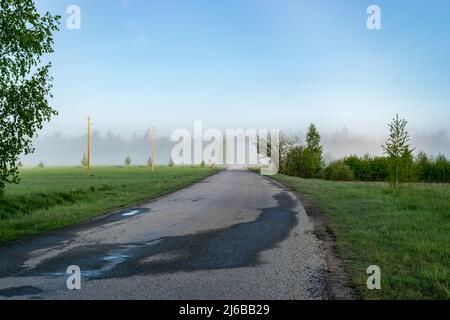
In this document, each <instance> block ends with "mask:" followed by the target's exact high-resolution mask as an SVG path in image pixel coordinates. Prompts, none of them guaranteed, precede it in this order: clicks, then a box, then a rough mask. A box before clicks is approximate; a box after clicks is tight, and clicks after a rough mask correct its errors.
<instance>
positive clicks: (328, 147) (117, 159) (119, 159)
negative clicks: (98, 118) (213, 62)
mask: <svg viewBox="0 0 450 320" xmlns="http://www.w3.org/2000/svg"><path fill="white" fill-rule="evenodd" d="M298 135H299V136H300V137H301V140H302V141H304V140H305V139H304V133H301V132H299V133H298ZM321 135H322V144H323V147H324V157H325V160H326V161H327V162H329V161H332V160H334V159H337V158H341V157H344V156H347V155H352V154H356V155H364V154H366V153H368V154H371V155H381V154H382V152H383V151H382V148H381V146H382V144H383V142H384V140H385V138H386V137H381V136H379V137H371V136H367V135H363V134H358V133H353V132H350V131H349V130H348V129H347V128H345V127H344V128H342V129H339V130H336V131H334V132H321ZM175 144H176V142H172V141H170V137H168V136H167V137H159V138H158V139H157V140H156V157H155V160H156V163H157V164H158V165H167V164H168V163H169V159H170V153H171V150H172V147H173V146H174V145H175ZM411 144H412V146H413V147H414V148H415V152H416V153H417V152H419V151H425V152H427V153H428V154H431V155H437V154H439V153H441V154H444V155H445V156H447V157H450V139H449V137H448V135H447V132H446V131H444V130H439V131H436V132H431V133H411ZM86 145H87V136H86V135H79V136H73V135H72V136H69V135H67V134H64V133H63V132H62V131H55V132H54V133H52V134H47V135H45V136H44V135H43V136H40V137H38V138H37V139H35V141H34V146H35V152H34V153H33V154H30V155H27V156H24V157H22V158H21V161H22V164H23V165H24V166H37V164H38V163H39V162H41V161H42V162H43V163H44V164H45V165H46V166H77V165H80V164H81V159H82V157H83V154H85V153H86ZM151 148H152V146H151V133H150V131H149V130H148V131H146V132H143V133H140V134H139V133H136V134H134V135H132V136H131V137H125V136H121V135H119V134H116V133H114V132H112V131H105V132H102V131H93V133H92V136H91V161H92V164H93V165H123V164H124V161H125V158H126V157H127V156H130V157H131V159H132V164H135V165H145V164H146V163H147V161H148V159H149V158H150V156H151Z"/></svg>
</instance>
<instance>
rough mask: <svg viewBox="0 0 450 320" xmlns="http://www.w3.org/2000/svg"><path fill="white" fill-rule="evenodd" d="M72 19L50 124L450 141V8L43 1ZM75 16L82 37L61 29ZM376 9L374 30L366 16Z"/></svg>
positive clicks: (297, 0)
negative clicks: (427, 136) (444, 137)
mask: <svg viewBox="0 0 450 320" xmlns="http://www.w3.org/2000/svg"><path fill="white" fill-rule="evenodd" d="M38 2H39V8H40V9H41V10H50V11H51V12H52V13H55V14H60V15H62V17H63V24H62V26H61V31H60V32H59V33H58V34H57V36H56V42H55V53H54V54H53V55H52V57H51V60H52V61H53V71H52V72H53V75H54V79H55V81H54V84H55V87H54V94H55V99H54V105H55V107H56V108H57V110H59V112H60V114H61V117H60V120H56V121H55V122H54V123H53V125H52V126H53V127H52V126H49V129H52V130H54V129H55V128H58V126H60V127H61V128H66V129H67V130H72V131H74V130H75V131H76V130H77V129H76V128H77V127H78V126H80V124H79V123H78V122H77V121H79V122H80V123H81V122H82V121H83V118H84V117H86V116H87V114H90V115H91V116H92V117H93V119H94V120H93V121H94V122H95V124H96V125H98V127H99V128H100V125H102V124H103V128H106V126H110V127H111V128H112V129H115V131H119V130H122V129H123V130H124V132H125V130H134V129H136V131H139V130H141V129H143V128H146V127H148V126H150V125H154V126H156V127H157V128H158V130H159V131H160V132H163V133H170V131H171V130H172V129H175V128H179V127H187V128H191V127H192V122H193V121H194V120H202V121H203V122H204V125H205V126H206V127H218V128H237V127H243V128H281V129H290V130H298V129H305V127H306V126H307V124H308V123H310V122H314V123H316V124H317V126H318V127H319V128H320V129H321V130H324V131H334V130H335V129H337V128H341V127H343V126H344V125H345V126H347V127H348V128H349V129H350V130H351V131H354V132H357V133H365V134H382V133H384V132H385V131H386V128H387V127H386V124H387V122H389V120H390V119H391V118H392V117H393V116H394V115H395V114H396V113H400V114H401V115H402V116H403V117H405V118H407V119H408V120H409V122H410V129H411V131H413V132H414V131H421V132H422V131H435V130H437V129H448V123H449V120H450V105H449V104H450V90H449V88H450V59H449V57H450V1H448V0H430V1H403V0H397V1H392V0H388V1H384V0H383V1H381V0H372V1H364V0H353V1H351V0H342V1H339V0H318V1H301V0H226V1H225V0H217V1H210V0H209V1H208V0H184V1H181V0H180V1H175V0H164V1H163V0H158V1H156V0H95V1H92V0H71V1H66V0H41V1H38ZM70 4H76V5H79V6H80V8H81V11H82V29H81V30H73V31H69V30H67V29H66V28H65V21H66V19H67V17H68V15H67V14H66V13H65V11H66V8H67V7H68V6H69V5H70ZM371 4H376V5H379V6H380V8H381V13H382V30H379V31H369V30H368V29H367V27H366V19H367V17H368V15H367V13H366V9H367V7H368V6H369V5H371Z"/></svg>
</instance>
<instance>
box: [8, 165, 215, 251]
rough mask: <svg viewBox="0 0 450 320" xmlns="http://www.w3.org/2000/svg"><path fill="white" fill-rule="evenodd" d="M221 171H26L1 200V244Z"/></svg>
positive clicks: (67, 223) (154, 195)
mask: <svg viewBox="0 0 450 320" xmlns="http://www.w3.org/2000/svg"><path fill="white" fill-rule="evenodd" d="M215 172H217V169H212V168H200V167H195V168H192V167H174V168H168V167H158V168H157V170H156V171H155V172H154V173H152V172H151V171H150V170H149V168H146V167H126V168H112V167H97V168H93V170H92V174H93V176H92V177H86V175H85V169H82V168H48V169H47V168H45V169H23V170H22V171H21V176H22V182H21V183H20V184H19V185H9V186H7V188H6V190H5V195H4V197H2V198H0V243H2V242H6V241H10V240H16V239H20V238H23V237H27V236H30V235H33V234H37V233H40V232H44V231H47V230H52V229H58V228H63V227H67V226H69V225H72V224H76V223H79V222H82V221H85V220H88V219H90V218H93V217H95V216H99V215H102V214H104V213H107V212H109V211H112V210H115V209H119V208H123V207H126V206H130V205H133V204H135V203H138V202H140V201H144V200H150V199H153V198H156V197H159V196H161V195H165V194H168V193H170V192H173V191H176V190H179V189H182V188H184V187H187V186H189V185H191V184H193V183H195V182H198V181H201V180H203V179H205V178H206V177H208V176H209V175H211V174H213V173H215Z"/></svg>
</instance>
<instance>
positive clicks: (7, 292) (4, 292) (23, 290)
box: [0, 286, 42, 298]
mask: <svg viewBox="0 0 450 320" xmlns="http://www.w3.org/2000/svg"><path fill="white" fill-rule="evenodd" d="M40 293H42V290H41V289H39V288H36V287H31V286H23V287H15V288H7V289H1V290H0V296H3V297H6V298H13V297H23V296H34V295H37V294H40Z"/></svg>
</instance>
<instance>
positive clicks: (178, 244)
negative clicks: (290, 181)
mask: <svg viewBox="0 0 450 320" xmlns="http://www.w3.org/2000/svg"><path fill="white" fill-rule="evenodd" d="M71 265H78V266H79V267H80V269H81V271H82V282H81V286H82V287H81V290H75V291H71V290H68V289H67V286H66V281H67V278H68V276H69V275H67V274H66V273H65V272H66V270H67V268H68V267H69V266H71ZM324 269H326V268H325V258H324V256H323V253H322V251H321V249H320V245H319V241H318V240H317V239H316V237H315V236H314V234H313V225H312V223H311V222H310V221H309V219H308V217H307V215H306V213H305V210H304V208H303V207H302V205H301V203H300V202H299V201H298V199H297V198H296V196H295V195H294V194H292V193H291V192H290V191H288V190H286V189H285V188H283V187H281V186H279V185H278V184H276V183H274V182H272V181H271V180H269V179H266V178H264V177H261V176H259V175H257V174H255V173H252V172H249V171H245V170H228V171H224V172H221V173H219V174H217V175H214V176H212V177H210V178H208V179H207V180H205V181H203V182H201V183H198V184H196V185H193V186H192V187H190V188H187V189H184V190H181V191H179V192H176V193H173V194H171V195H169V196H166V197H163V198H160V199H158V200H156V201H152V202H149V203H147V204H144V205H142V206H140V207H137V208H132V209H129V210H126V211H123V212H118V213H115V214H112V215H109V216H107V217H103V218H100V219H98V220H95V221H92V222H90V223H87V224H83V225H80V226H77V227H73V228H69V229H66V230H63V231H58V232H52V233H49V234H46V235H42V236H39V237H35V238H33V239H29V240H25V241H21V242H16V243H12V244H9V245H6V246H3V247H0V299H324V298H327V294H326V292H327V290H326V286H325V276H324V271H323V270H324Z"/></svg>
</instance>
